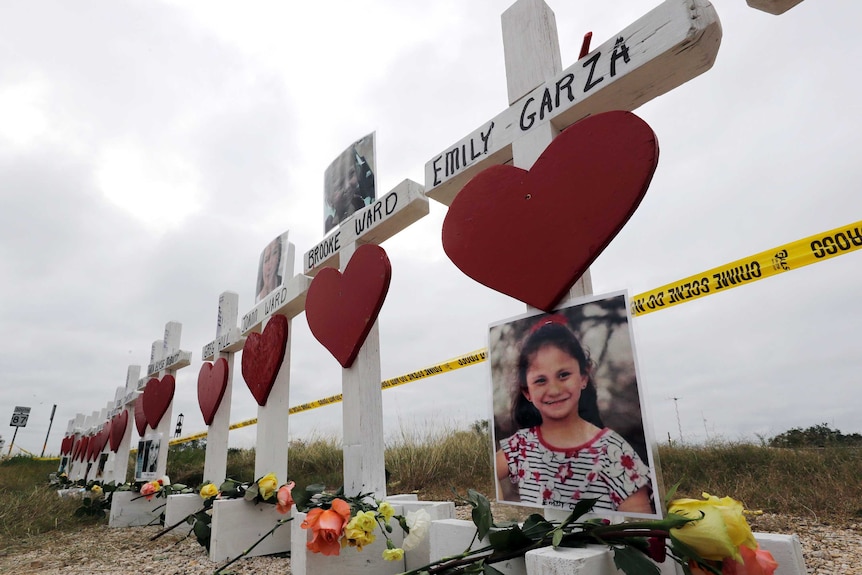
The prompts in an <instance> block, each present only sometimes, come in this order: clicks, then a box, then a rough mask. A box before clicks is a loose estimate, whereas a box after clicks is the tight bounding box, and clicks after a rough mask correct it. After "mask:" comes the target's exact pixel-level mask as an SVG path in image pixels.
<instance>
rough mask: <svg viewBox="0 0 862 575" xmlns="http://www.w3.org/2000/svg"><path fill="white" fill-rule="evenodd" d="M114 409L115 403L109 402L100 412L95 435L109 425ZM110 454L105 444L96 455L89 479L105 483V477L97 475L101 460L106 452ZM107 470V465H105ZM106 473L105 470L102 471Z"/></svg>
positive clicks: (94, 431) (96, 421)
mask: <svg viewBox="0 0 862 575" xmlns="http://www.w3.org/2000/svg"><path fill="white" fill-rule="evenodd" d="M113 409H114V402H113V401H109V402H108V403H107V404H106V405H105V407H103V408H102V410H101V411H99V415H98V416H97V417H96V420H95V422H94V425H93V433H101V431H102V430H103V429H104V428H105V426H106V425H108V420H109V419H110V418H111V411H112V410H113ZM106 451H107V452H108V453H110V448H109V446H108V444H105V445H104V446H103V447H102V449H101V450H99V451H98V452H97V453H95V454H94V459H93V465H92V466H91V467H90V473H89V476H88V477H87V479H94V480H97V481H104V480H105V479H104V477H97V476H96V475H97V474H98V472H99V460H100V459H101V457H102V454H103V453H105V452H106ZM105 467H106V468H107V464H106V465H105ZM102 471H103V473H104V469H103V470H102Z"/></svg>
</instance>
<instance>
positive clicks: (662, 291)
mask: <svg viewBox="0 0 862 575" xmlns="http://www.w3.org/2000/svg"><path fill="white" fill-rule="evenodd" d="M858 249H862V221H858V222H855V223H852V224H849V225H846V226H842V227H840V228H835V229H834V230H830V231H828V232H823V233H820V234H816V235H813V236H808V237H807V238H803V239H801V240H797V241H795V242H791V243H789V244H784V245H781V246H778V247H775V248H772V249H771V250H766V251H763V252H760V253H758V254H754V255H753V256H749V257H747V258H743V259H741V260H736V261H734V262H730V263H729V264H725V265H723V266H719V267H717V268H713V269H711V270H707V271H705V272H701V273H699V274H696V275H693V276H689V277H687V278H683V279H681V280H678V281H675V282H673V283H669V284H667V285H663V286H661V287H659V288H656V289H654V290H651V291H648V292H644V293H641V294H638V295H636V296H634V297H632V298H631V303H630V305H631V312H632V315H634V316H638V315H645V314H648V313H651V312H654V311H657V310H660V309H667V308H669V307H672V306H675V305H678V304H681V303H684V302H687V301H691V300H693V299H698V298H702V297H705V296H708V295H712V294H715V293H719V292H722V291H727V290H729V289H731V288H734V287H738V286H741V285H746V284H750V283H752V282H755V281H757V280H761V279H764V278H768V277H771V276H774V275H778V274H781V273H784V272H789V271H791V270H795V269H798V268H801V267H804V266H807V265H809V264H813V263H817V262H822V261H825V260H828V259H830V258H834V257H836V256H840V255H844V254H847V253H850V252H853V251H856V250H858ZM487 358H488V350H487V348H483V349H477V350H476V351H473V352H470V353H467V354H464V355H461V356H458V357H456V358H453V359H450V360H447V361H445V362H443V363H438V364H437V365H432V366H431V367H426V368H424V369H420V370H418V371H414V372H412V373H408V374H405V375H400V376H398V377H393V378H392V379H387V380H385V381H383V382H381V384H380V386H381V387H382V388H383V389H388V388H390V387H396V386H399V385H404V384H405V383H411V382H414V381H419V380H421V379H425V378H427V377H431V376H433V375H439V374H441V373H448V372H450V371H454V370H456V369H460V368H462V367H467V366H469V365H475V364H477V363H481V362H483V361H485V360H486V359H487ZM341 399H342V398H341V394H340V393H339V394H338V395H332V396H330V397H325V398H323V399H318V400H317V401H311V402H309V403H303V404H302V405H297V406H296V407H291V408H290V410H289V413H290V414H291V415H293V414H296V413H300V412H303V411H308V410H310V409H315V408H318V407H323V406H325V405H332V404H333V403H338V402H339V401H341ZM256 423H257V418H254V419H247V420H245V421H240V422H239V423H234V424H232V425H231V426H230V429H232V430H233V429H239V428H241V427H246V426H248V425H255V424H256ZM206 436H207V432H206V431H203V432H200V433H196V434H194V435H188V436H184V437H178V438H175V439H172V440H171V441H170V445H177V444H180V443H187V442H189V441H194V440H196V439H203V438H204V437H206Z"/></svg>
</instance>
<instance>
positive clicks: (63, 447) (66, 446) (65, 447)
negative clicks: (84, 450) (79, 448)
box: [60, 435, 74, 455]
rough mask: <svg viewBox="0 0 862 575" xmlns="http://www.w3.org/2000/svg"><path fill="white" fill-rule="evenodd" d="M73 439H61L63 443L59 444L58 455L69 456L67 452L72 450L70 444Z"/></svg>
mask: <svg viewBox="0 0 862 575" xmlns="http://www.w3.org/2000/svg"><path fill="white" fill-rule="evenodd" d="M73 441H74V438H73V437H71V436H69V435H67V436H66V437H64V438H63V441H61V442H60V455H69V452H70V451H71V450H72V442H73Z"/></svg>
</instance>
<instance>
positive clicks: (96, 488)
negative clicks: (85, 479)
mask: <svg viewBox="0 0 862 575" xmlns="http://www.w3.org/2000/svg"><path fill="white" fill-rule="evenodd" d="M90 491H92V492H93V493H95V494H96V495H101V494H102V487H101V486H100V485H93V486H92V487H91V488H90Z"/></svg>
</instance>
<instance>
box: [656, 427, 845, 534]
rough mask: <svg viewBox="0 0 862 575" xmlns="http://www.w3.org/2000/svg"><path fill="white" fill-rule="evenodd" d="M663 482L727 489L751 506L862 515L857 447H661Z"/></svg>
mask: <svg viewBox="0 0 862 575" xmlns="http://www.w3.org/2000/svg"><path fill="white" fill-rule="evenodd" d="M659 457H660V460H661V464H662V472H663V474H664V478H665V482H666V484H667V485H672V484H674V483H676V482H680V487H679V494H680V495H686V496H690V497H699V496H700V493H701V492H702V491H707V492H709V493H714V494H716V495H732V496H733V497H735V498H736V499H739V500H741V501H743V502H745V504H746V506H748V507H749V508H751V509H762V510H763V511H766V512H769V513H778V514H788V515H796V516H800V517H812V518H817V519H819V520H821V521H823V520H827V521H853V520H856V521H858V519H859V518H860V517H862V481H860V477H862V449H860V448H852V447H831V448H813V449H776V448H772V447H766V446H756V445H750V444H745V443H722V444H713V445H707V446H683V447H678V446H676V447H662V448H661V449H660V450H659Z"/></svg>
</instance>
